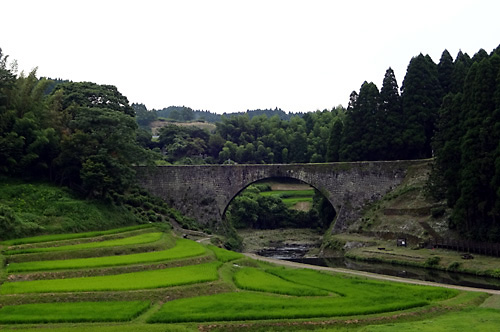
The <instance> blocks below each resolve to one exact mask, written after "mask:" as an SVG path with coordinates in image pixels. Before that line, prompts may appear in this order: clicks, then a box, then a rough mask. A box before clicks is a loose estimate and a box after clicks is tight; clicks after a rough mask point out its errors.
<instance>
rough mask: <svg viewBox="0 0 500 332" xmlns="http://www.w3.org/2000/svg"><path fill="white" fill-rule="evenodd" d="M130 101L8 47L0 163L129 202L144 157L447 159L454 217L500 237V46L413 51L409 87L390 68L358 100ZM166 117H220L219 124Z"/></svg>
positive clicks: (441, 168) (444, 172)
mask: <svg viewBox="0 0 500 332" xmlns="http://www.w3.org/2000/svg"><path fill="white" fill-rule="evenodd" d="M212 115H213V113H211V112H208V111H194V110H192V109H190V108H188V107H170V108H166V109H163V110H159V111H157V110H151V111H150V110H148V109H147V108H146V106H144V105H143V104H133V105H130V104H129V102H128V100H127V98H126V97H125V96H123V95H121V93H120V92H119V91H118V90H117V89H116V88H115V87H114V86H110V85H97V84H94V83H90V82H63V81H61V82H58V84H54V82H53V81H50V80H48V79H39V78H37V77H36V71H33V72H31V73H29V74H28V75H26V74H24V73H21V74H17V71H16V68H15V67H13V66H11V65H10V64H9V61H8V57H7V56H5V55H3V54H2V53H1V52H0V172H1V173H2V174H6V175H9V176H31V177H44V178H48V179H50V180H52V181H53V182H55V183H58V184H60V185H66V186H69V187H71V188H73V189H75V190H77V191H79V192H81V193H83V194H84V195H86V196H87V197H94V198H96V197H97V198H102V199H109V200H113V201H116V200H119V197H121V195H123V194H124V193H126V192H127V190H129V189H130V188H131V187H132V186H133V182H134V171H133V165H137V164H151V165H153V164H168V163H176V164H212V163H221V164H222V163H308V162H312V163H316V162H332V161H358V160H397V159H420V158H431V157H434V158H435V163H434V169H433V172H432V175H431V177H430V182H429V188H430V192H431V193H432V194H433V195H434V196H435V198H436V199H437V200H441V199H446V200H447V202H448V205H449V206H450V208H452V210H453V213H452V216H451V218H450V227H451V228H455V229H457V230H458V231H460V232H461V233H462V234H463V235H464V236H465V237H468V238H475V239H482V240H489V241H499V240H500V119H499V117H500V47H499V48H497V49H495V50H494V51H492V52H491V53H487V52H486V51H485V50H480V51H479V52H477V53H476V54H475V55H474V56H473V57H470V56H469V55H467V54H465V53H462V52H459V53H458V55H457V56H456V57H455V59H453V57H452V56H451V55H450V54H449V52H448V51H446V50H445V51H444V52H443V53H442V56H441V58H440V60H439V62H438V63H435V62H434V61H433V60H432V59H431V57H430V56H428V55H423V54H420V55H418V56H415V57H414V58H412V59H411V61H410V63H409V65H408V68H407V72H406V75H405V77H404V80H403V82H402V85H401V88H400V87H399V85H398V82H397V81H396V77H395V74H394V71H393V70H392V69H391V68H389V69H387V71H386V73H385V75H384V77H383V80H382V85H381V88H380V89H379V88H378V87H377V85H376V84H375V83H373V82H364V83H363V84H362V85H361V87H360V89H359V91H353V92H352V93H351V95H350V98H349V104H348V105H347V107H346V108H344V107H342V106H337V107H335V108H333V109H331V110H318V111H315V112H309V113H304V114H291V113H285V112H284V111H282V110H280V109H275V110H255V111H249V112H246V113H245V114H231V115H230V114H226V115H221V116H220V118H219V119H217V120H213V117H212ZM159 117H164V118H170V119H173V120H176V121H190V120H196V119H201V120H205V121H216V129H215V130H214V131H213V132H208V131H205V130H203V129H200V128H197V127H195V126H179V125H176V124H175V123H172V124H169V125H167V126H165V127H163V128H161V130H160V132H159V137H158V139H152V134H151V132H150V130H148V128H149V127H148V125H149V124H150V123H151V122H153V121H155V120H156V119H158V118H159Z"/></svg>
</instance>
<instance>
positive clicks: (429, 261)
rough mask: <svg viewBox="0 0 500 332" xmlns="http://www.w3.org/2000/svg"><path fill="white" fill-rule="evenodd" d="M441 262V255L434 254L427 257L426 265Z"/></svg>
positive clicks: (433, 265) (435, 264) (429, 265)
mask: <svg viewBox="0 0 500 332" xmlns="http://www.w3.org/2000/svg"><path fill="white" fill-rule="evenodd" d="M439 262H441V257H439V256H433V257H429V258H427V260H426V261H425V263H424V265H425V266H426V267H435V266H437V265H439Z"/></svg>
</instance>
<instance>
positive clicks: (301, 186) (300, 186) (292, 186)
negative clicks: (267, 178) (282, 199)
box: [270, 182, 313, 190]
mask: <svg viewBox="0 0 500 332" xmlns="http://www.w3.org/2000/svg"><path fill="white" fill-rule="evenodd" d="M270 185H271V189H272V190H309V189H313V187H311V186H310V185H308V184H307V183H282V182H271V183H270Z"/></svg>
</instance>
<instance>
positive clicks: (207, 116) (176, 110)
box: [153, 106, 304, 122]
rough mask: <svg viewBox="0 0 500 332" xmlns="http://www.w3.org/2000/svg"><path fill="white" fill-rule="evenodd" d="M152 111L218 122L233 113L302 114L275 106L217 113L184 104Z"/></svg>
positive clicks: (284, 117) (161, 115) (287, 116)
mask: <svg viewBox="0 0 500 332" xmlns="http://www.w3.org/2000/svg"><path fill="white" fill-rule="evenodd" d="M153 111H155V112H156V116H157V117H159V118H167V119H173V120H179V121H191V120H201V121H207V122H220V121H221V118H222V116H226V117H230V116H233V115H244V114H248V116H249V117H250V119H251V118H253V117H255V116H260V115H266V116H267V117H269V118H270V117H272V116H275V115H277V116H279V118H280V119H282V120H290V118H291V117H293V116H296V115H298V116H302V115H303V114H304V113H291V112H288V113H286V112H285V111H283V110H282V109H280V108H275V109H274V110H272V109H264V110H261V109H257V110H247V111H246V112H237V113H224V114H217V113H214V112H210V111H204V110H193V109H191V108H189V107H186V106H169V107H167V108H164V109H161V110H153Z"/></svg>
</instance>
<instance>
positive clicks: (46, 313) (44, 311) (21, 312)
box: [0, 301, 150, 324]
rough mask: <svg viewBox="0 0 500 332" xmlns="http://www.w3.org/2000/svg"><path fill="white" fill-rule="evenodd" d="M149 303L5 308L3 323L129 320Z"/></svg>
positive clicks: (0, 311)
mask: <svg viewBox="0 0 500 332" xmlns="http://www.w3.org/2000/svg"><path fill="white" fill-rule="evenodd" d="M149 306H150V303H149V302H148V301H133V302H125V301H113V302H75V303H34V304H21V305H11V306H4V307H2V308H1V309H0V323H1V324H6V323H60V322H107V321H111V322H116V321H128V320H131V319H132V318H134V317H137V316H138V315H139V314H141V313H142V312H144V311H145V310H146V309H147V308H149Z"/></svg>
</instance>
